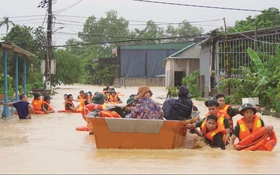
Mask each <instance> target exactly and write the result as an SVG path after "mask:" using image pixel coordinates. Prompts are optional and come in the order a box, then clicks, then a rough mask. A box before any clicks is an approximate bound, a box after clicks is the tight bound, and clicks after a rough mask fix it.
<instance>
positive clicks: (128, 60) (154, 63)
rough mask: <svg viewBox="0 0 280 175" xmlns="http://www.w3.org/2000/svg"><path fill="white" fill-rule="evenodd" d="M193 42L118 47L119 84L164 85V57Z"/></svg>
mask: <svg viewBox="0 0 280 175" xmlns="http://www.w3.org/2000/svg"><path fill="white" fill-rule="evenodd" d="M194 43H195V42H180V43H160V44H144V45H130V46H121V47H118V54H117V55H118V58H119V63H118V65H119V72H120V75H119V83H120V85H121V86H140V85H148V86H164V81H165V77H164V75H163V74H165V67H164V66H163V62H164V59H165V58H167V57H169V56H170V55H172V54H174V53H176V52H178V51H180V50H182V49H183V48H186V47H188V46H190V45H192V44H194Z"/></svg>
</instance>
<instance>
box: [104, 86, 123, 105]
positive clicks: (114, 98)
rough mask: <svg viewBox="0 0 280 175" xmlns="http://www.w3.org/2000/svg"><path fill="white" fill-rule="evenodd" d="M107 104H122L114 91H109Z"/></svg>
mask: <svg viewBox="0 0 280 175" xmlns="http://www.w3.org/2000/svg"><path fill="white" fill-rule="evenodd" d="M107 102H109V103H122V101H121V99H120V98H119V96H118V95H117V93H116V91H115V89H110V95H109V98H108V100H107Z"/></svg>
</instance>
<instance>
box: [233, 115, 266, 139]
mask: <svg viewBox="0 0 280 175" xmlns="http://www.w3.org/2000/svg"><path fill="white" fill-rule="evenodd" d="M253 118H254V123H253V128H252V132H251V131H250V129H249V128H248V126H247V124H246V123H245V117H242V118H241V119H240V120H238V121H237V124H238V125H239V128H240V129H239V140H240V141H241V140H242V139H244V138H245V137H247V136H249V135H250V134H251V133H254V132H256V131H257V130H258V129H260V128H261V127H262V123H261V118H260V117H259V116H257V115H254V116H253Z"/></svg>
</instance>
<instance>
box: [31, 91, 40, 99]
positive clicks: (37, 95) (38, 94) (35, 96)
mask: <svg viewBox="0 0 280 175" xmlns="http://www.w3.org/2000/svg"><path fill="white" fill-rule="evenodd" d="M33 95H34V98H38V97H40V96H41V94H40V93H38V92H36V93H34V94H33Z"/></svg>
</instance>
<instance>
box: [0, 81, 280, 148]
mask: <svg viewBox="0 0 280 175" xmlns="http://www.w3.org/2000/svg"><path fill="white" fill-rule="evenodd" d="M152 95H153V93H152V91H151V90H150V88H149V87H148V86H140V87H139V88H138V93H137V94H131V95H130V96H129V98H128V99H127V101H126V102H127V103H126V105H125V106H123V107H119V106H115V107H113V108H110V109H109V110H110V111H115V112H116V113H117V115H119V117H120V118H132V119H133V118H136V119H158V120H189V119H192V118H196V123H192V124H187V125H186V128H187V129H189V130H190V131H191V133H196V134H197V135H198V136H201V137H203V138H204V139H205V142H206V143H207V144H208V145H210V146H211V147H213V148H220V149H226V148H231V149H238V148H237V147H236V145H235V140H236V138H238V139H239V141H242V140H246V139H247V140H248V136H250V135H251V134H252V133H255V132H257V131H258V129H260V128H265V132H266V133H267V134H268V135H271V134H273V133H274V132H273V127H272V126H265V124H264V121H263V120H262V119H261V117H259V116H257V115H256V113H257V109H258V106H253V105H252V104H250V103H246V104H243V105H242V106H241V107H239V108H232V107H231V106H230V105H227V104H226V103H225V96H224V95H223V94H218V95H217V96H216V97H212V98H209V99H208V100H206V101H205V106H206V107H207V108H208V113H207V114H206V116H205V117H204V118H203V119H200V117H195V116H194V115H193V114H194V111H198V109H197V107H196V106H194V104H193V102H192V95H191V94H190V93H189V90H188V88H187V87H186V86H181V87H180V88H179V90H178V98H177V99H175V98H167V99H166V100H165V101H164V103H163V104H159V103H157V102H155V101H154V100H152V98H151V97H152ZM19 98H20V101H19V102H14V103H4V102H2V104H4V105H7V106H13V107H15V108H16V109H17V111H18V115H19V118H20V119H29V118H31V114H32V111H33V110H41V111H43V112H45V113H52V112H54V110H53V108H51V106H50V99H51V97H50V96H48V95H46V96H44V97H43V99H41V95H40V94H37V93H35V94H34V99H33V101H32V103H31V104H29V103H28V102H27V97H26V95H20V96H19ZM64 99H65V110H68V111H72V112H75V111H77V110H79V107H80V106H86V105H88V104H95V105H104V104H106V103H113V104H118V103H122V101H121V100H120V98H119V97H118V94H117V92H116V91H115V89H114V88H110V87H106V88H104V89H103V92H96V93H94V94H92V93H91V92H87V93H85V92H84V91H83V90H81V91H80V93H79V95H78V97H77V99H76V100H75V101H77V102H80V105H78V106H77V107H75V105H74V103H73V101H74V99H73V96H72V94H65V95H64ZM96 110H97V109H96ZM98 110H100V111H102V110H106V109H104V108H98ZM96 114H98V113H96ZM237 114H241V115H242V116H243V117H242V118H241V119H240V120H238V121H237V123H236V125H235V126H234V123H233V117H234V116H236V115H237ZM87 122H88V121H87ZM88 127H91V124H90V123H88ZM89 131H90V134H93V130H92V129H90V130H89ZM274 134H275V133H274ZM275 139H276V138H275ZM273 144H276V141H274V142H273ZM227 145H229V147H227ZM240 145H241V144H240ZM266 147H268V146H265V143H264V144H263V145H262V149H268V148H266Z"/></svg>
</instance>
